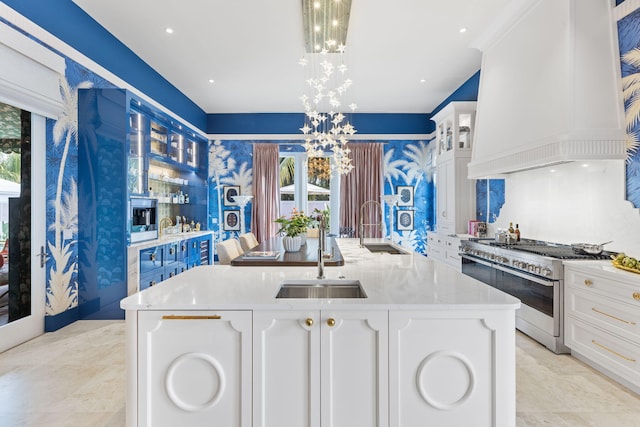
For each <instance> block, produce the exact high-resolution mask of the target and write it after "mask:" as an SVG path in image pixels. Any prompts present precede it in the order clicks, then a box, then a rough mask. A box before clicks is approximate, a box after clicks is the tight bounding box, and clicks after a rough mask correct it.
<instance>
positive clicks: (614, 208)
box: [488, 160, 640, 257]
mask: <svg viewBox="0 0 640 427" xmlns="http://www.w3.org/2000/svg"><path fill="white" fill-rule="evenodd" d="M505 196H506V200H505V204H504V206H503V207H502V210H501V211H500V215H499V217H498V218H497V220H496V222H495V223H493V224H490V225H489V230H488V231H489V236H493V234H494V233H495V231H496V229H497V228H507V227H509V222H513V225H514V227H515V225H516V223H517V224H519V225H520V231H521V234H522V237H523V238H531V239H539V240H547V241H552V242H558V243H577V242H586V243H603V242H606V241H609V240H613V243H611V244H609V245H607V246H605V249H608V250H612V251H620V252H625V253H627V254H629V255H631V256H636V257H640V210H639V209H636V208H634V207H633V206H632V204H631V203H630V202H628V201H626V200H625V168H624V161H622V160H610V161H597V162H585V163H579V162H573V163H567V164H563V165H557V166H549V167H546V168H542V169H535V170H530V171H525V172H519V173H515V174H511V175H509V176H508V177H507V178H506V181H505Z"/></svg>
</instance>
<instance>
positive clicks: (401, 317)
mask: <svg viewBox="0 0 640 427" xmlns="http://www.w3.org/2000/svg"><path fill="white" fill-rule="evenodd" d="M485 313H486V312H485ZM389 366H390V372H389V383H390V384H389V397H390V399H389V402H390V403H389V413H390V416H389V419H390V424H391V425H392V426H394V427H423V426H426V425H430V426H431V425H433V426H478V427H480V426H487V427H489V426H491V427H495V426H513V425H515V316H514V313H513V312H510V314H509V313H508V312H502V311H495V312H493V313H490V314H488V315H483V314H481V313H479V314H478V316H474V315H473V313H470V312H468V311H466V312H456V311H449V312H434V311H426V312H424V311H422V312H420V311H415V312H410V311H395V312H394V311H392V312H390V314H389Z"/></svg>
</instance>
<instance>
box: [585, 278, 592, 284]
mask: <svg viewBox="0 0 640 427" xmlns="http://www.w3.org/2000/svg"><path fill="white" fill-rule="evenodd" d="M584 284H585V285H586V286H593V282H592V281H591V280H590V279H584Z"/></svg>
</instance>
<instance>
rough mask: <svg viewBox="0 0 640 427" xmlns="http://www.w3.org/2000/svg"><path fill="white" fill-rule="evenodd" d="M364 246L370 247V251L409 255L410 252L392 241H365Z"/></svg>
mask: <svg viewBox="0 0 640 427" xmlns="http://www.w3.org/2000/svg"><path fill="white" fill-rule="evenodd" d="M364 247H365V248H367V249H369V252H382V253H386V254H392V255H407V254H408V253H409V252H407V251H405V250H404V249H400V248H398V247H397V246H395V245H392V244H391V243H365V244H364Z"/></svg>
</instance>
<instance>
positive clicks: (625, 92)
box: [622, 47, 640, 163]
mask: <svg viewBox="0 0 640 427" xmlns="http://www.w3.org/2000/svg"><path fill="white" fill-rule="evenodd" d="M622 61H624V62H626V63H627V64H629V65H631V66H633V67H635V68H640V48H637V47H636V48H635V49H631V50H630V51H629V52H627V53H625V54H624V55H622ZM622 96H623V99H624V101H625V103H626V101H630V102H629V104H628V107H627V108H626V113H625V122H626V125H627V163H630V162H631V158H632V157H633V156H634V155H635V154H636V152H637V151H638V148H639V147H640V143H639V139H640V138H639V136H638V134H637V133H634V132H633V128H634V127H635V126H636V125H637V124H638V123H639V122H640V72H639V73H634V74H629V75H628V76H625V77H623V78H622Z"/></svg>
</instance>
